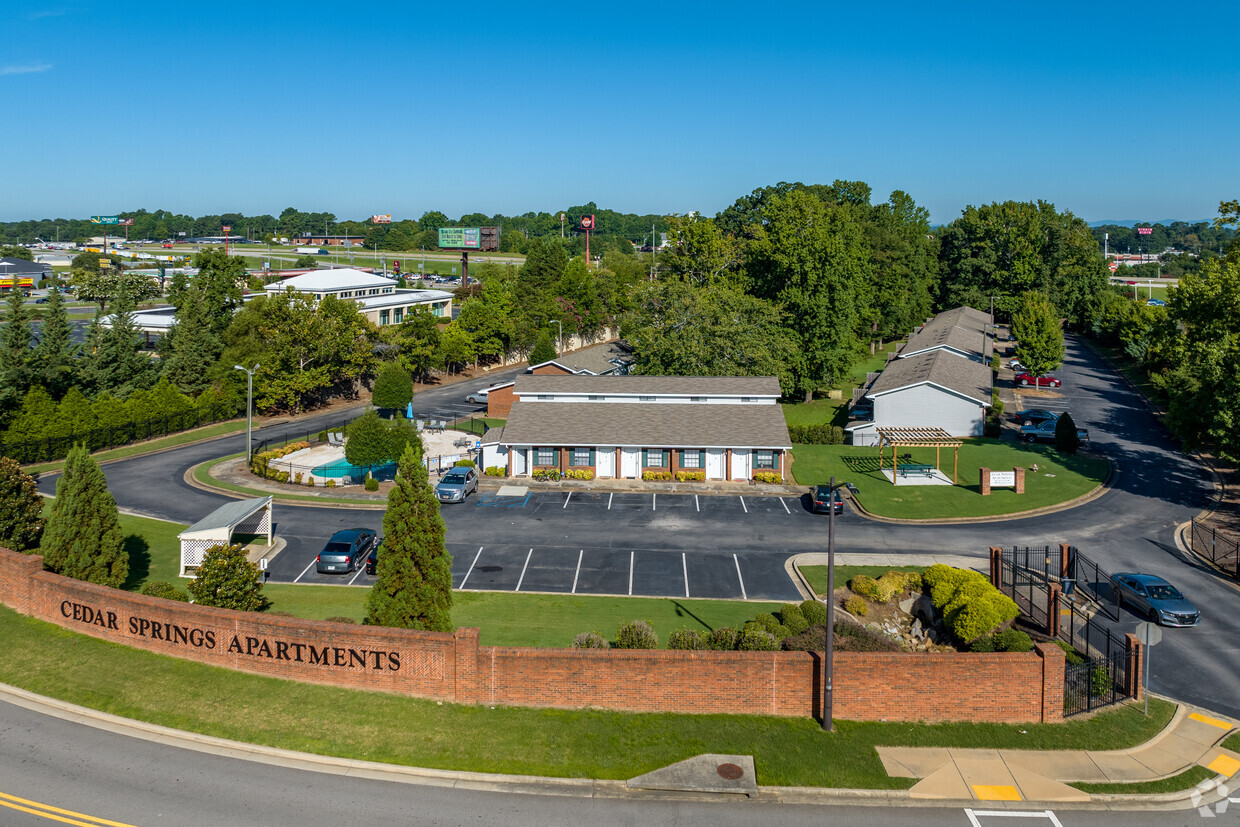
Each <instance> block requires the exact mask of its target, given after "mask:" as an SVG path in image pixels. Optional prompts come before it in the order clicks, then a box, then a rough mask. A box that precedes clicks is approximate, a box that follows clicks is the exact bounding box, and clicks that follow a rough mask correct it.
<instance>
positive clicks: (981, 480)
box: [977, 468, 990, 497]
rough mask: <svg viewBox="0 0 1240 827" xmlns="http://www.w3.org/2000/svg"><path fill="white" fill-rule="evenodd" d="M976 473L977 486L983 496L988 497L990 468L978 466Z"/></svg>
mask: <svg viewBox="0 0 1240 827" xmlns="http://www.w3.org/2000/svg"><path fill="white" fill-rule="evenodd" d="M977 473H978V481H977V484H978V488H979V489H980V490H981V492H982V496H983V497H989V496H990V469H989V468H979V469H977Z"/></svg>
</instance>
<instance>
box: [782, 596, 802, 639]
mask: <svg viewBox="0 0 1240 827" xmlns="http://www.w3.org/2000/svg"><path fill="white" fill-rule="evenodd" d="M779 619H780V620H781V621H783V624H784V625H785V626H787V627H788V629H789V630H790V631H791V632H792V634H794V635H796V634H800V633H801V632H804V631H805V630H806V629H807V628H809V621H808V620H806V619H805V614H804V613H803V612H802V611H801V606H800V604H798V603H785V604H784V605H783V606H781V607H780V608H779Z"/></svg>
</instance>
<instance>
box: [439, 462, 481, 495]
mask: <svg viewBox="0 0 1240 827" xmlns="http://www.w3.org/2000/svg"><path fill="white" fill-rule="evenodd" d="M477 490H478V469H477V468H470V467H468V466H465V465H458V466H456V467H454V468H452V469H451V470H449V471H448V473H447V474H444V477H443V479H441V480H440V481H439V485H437V486H435V496H436V497H438V498H439V501H440V502H441V503H463V502H465V498H466V497H468V496H469V495H470V494H471V493H474V492H476V491H477Z"/></svg>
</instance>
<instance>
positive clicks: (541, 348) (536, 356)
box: [529, 330, 560, 365]
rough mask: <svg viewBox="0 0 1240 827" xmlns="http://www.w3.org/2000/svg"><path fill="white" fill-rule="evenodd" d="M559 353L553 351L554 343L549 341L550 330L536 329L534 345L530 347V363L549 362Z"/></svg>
mask: <svg viewBox="0 0 1240 827" xmlns="http://www.w3.org/2000/svg"><path fill="white" fill-rule="evenodd" d="M559 355H560V354H558V353H556V352H555V344H554V343H553V342H552V341H551V332H550V331H547V330H540V331H538V337H537V338H535V339H534V347H532V348H530V359H529V362H530V364H531V365H541V364H542V363H543V362H550V361H551V360H552V359H554V358H555V357H557V356H559Z"/></svg>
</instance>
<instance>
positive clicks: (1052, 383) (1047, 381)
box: [1016, 373, 1063, 388]
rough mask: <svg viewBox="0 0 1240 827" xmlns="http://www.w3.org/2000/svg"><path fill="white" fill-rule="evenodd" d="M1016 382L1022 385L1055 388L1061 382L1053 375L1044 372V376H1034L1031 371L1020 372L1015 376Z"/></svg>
mask: <svg viewBox="0 0 1240 827" xmlns="http://www.w3.org/2000/svg"><path fill="white" fill-rule="evenodd" d="M1016 384H1018V385H1021V386H1023V387H1028V386H1030V385H1036V386H1037V387H1039V388H1057V387H1059V386H1060V385H1062V384H1063V382H1060V381H1059V380H1058V379H1056V378H1055V377H1054V376H1051V375H1050V374H1046V375H1044V376H1034V375H1033V374H1031V373H1020V374H1017V376H1016Z"/></svg>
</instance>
